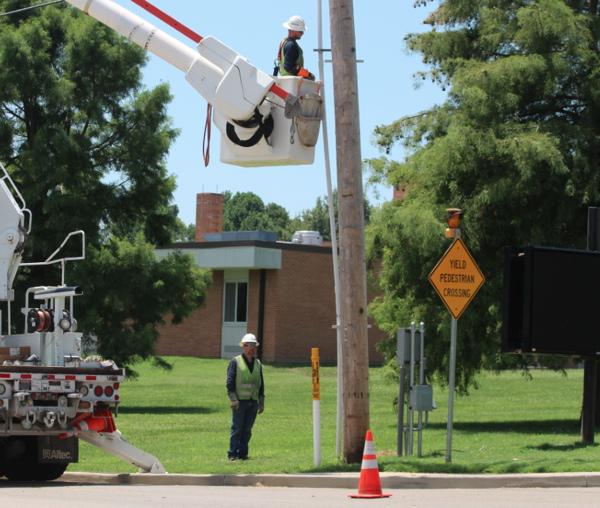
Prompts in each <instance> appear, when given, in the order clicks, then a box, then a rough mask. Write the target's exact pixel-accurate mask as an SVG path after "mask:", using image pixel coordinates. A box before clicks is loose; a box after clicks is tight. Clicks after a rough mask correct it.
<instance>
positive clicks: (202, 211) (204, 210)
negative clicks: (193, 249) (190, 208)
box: [195, 192, 224, 242]
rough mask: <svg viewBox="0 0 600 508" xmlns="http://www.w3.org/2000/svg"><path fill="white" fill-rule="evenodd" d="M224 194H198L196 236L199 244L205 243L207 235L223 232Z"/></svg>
mask: <svg viewBox="0 0 600 508" xmlns="http://www.w3.org/2000/svg"><path fill="white" fill-rule="evenodd" d="M223 202H224V197H223V194H215V193H213V192H202V193H200V194H196V235H195V240H196V241H197V242H203V241H204V234H205V233H220V232H221V231H223Z"/></svg>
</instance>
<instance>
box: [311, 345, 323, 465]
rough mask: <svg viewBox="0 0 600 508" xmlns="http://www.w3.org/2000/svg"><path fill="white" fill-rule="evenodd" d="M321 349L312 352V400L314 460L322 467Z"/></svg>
mask: <svg viewBox="0 0 600 508" xmlns="http://www.w3.org/2000/svg"><path fill="white" fill-rule="evenodd" d="M319 360H320V358H319V348H318V347H313V348H311V350H310V363H311V366H312V399H313V459H314V464H315V466H320V465H321V383H320V380H319V363H320V361H319Z"/></svg>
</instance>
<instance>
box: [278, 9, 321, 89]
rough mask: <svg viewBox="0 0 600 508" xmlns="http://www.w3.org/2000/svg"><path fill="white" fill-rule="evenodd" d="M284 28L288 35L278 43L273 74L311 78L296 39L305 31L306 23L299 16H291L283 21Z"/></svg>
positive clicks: (311, 74)
mask: <svg viewBox="0 0 600 508" xmlns="http://www.w3.org/2000/svg"><path fill="white" fill-rule="evenodd" d="M283 26H284V28H287V29H288V35H287V37H286V38H284V39H283V40H282V41H281V43H280V44H279V51H278V52H277V61H276V66H275V70H274V72H273V74H274V75H275V76H277V74H279V75H280V76H300V77H301V78H306V79H312V80H313V81H314V79H315V76H314V74H313V73H312V72H309V71H308V70H307V69H305V68H304V54H303V52H302V48H301V47H300V45H299V44H298V41H299V40H300V39H301V38H302V36H303V35H304V32H306V24H305V23H304V19H302V18H301V17H300V16H292V17H291V18H290V19H288V20H287V21H285V22H284V23H283Z"/></svg>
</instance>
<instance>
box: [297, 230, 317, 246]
mask: <svg viewBox="0 0 600 508" xmlns="http://www.w3.org/2000/svg"><path fill="white" fill-rule="evenodd" d="M292 243H301V244H303V245H323V237H322V236H321V233H319V232H318V231H296V232H295V233H294V235H293V236H292Z"/></svg>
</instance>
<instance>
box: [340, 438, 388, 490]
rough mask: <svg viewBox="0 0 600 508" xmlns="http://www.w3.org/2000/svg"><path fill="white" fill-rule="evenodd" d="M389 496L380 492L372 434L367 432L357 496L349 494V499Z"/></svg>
mask: <svg viewBox="0 0 600 508" xmlns="http://www.w3.org/2000/svg"><path fill="white" fill-rule="evenodd" d="M390 496H391V494H384V493H383V492H381V480H380V478H379V468H378V467H377V455H376V454H375V445H374V444H373V433H372V432H371V431H370V430H367V435H366V436H365V451H364V452H363V460H362V465H361V467H360V480H359V481H358V494H350V497H355V498H356V497H360V498H375V497H390Z"/></svg>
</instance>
